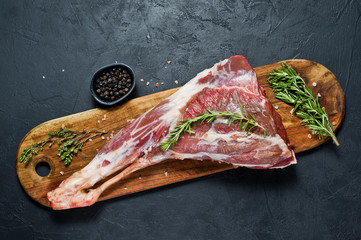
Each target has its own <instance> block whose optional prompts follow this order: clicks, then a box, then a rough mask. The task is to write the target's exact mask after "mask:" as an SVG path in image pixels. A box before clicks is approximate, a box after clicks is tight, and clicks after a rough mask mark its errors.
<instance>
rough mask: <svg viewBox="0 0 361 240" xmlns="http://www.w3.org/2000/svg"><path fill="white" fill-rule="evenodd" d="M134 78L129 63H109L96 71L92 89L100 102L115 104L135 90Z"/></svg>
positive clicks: (95, 97) (91, 85)
mask: <svg viewBox="0 0 361 240" xmlns="http://www.w3.org/2000/svg"><path fill="white" fill-rule="evenodd" d="M134 79H135V75H134V72H133V70H132V69H131V68H130V67H129V66H128V65H126V64H123V63H115V64H111V65H107V66H104V67H102V68H100V69H99V70H98V71H96V72H95V73H94V75H93V78H92V80H91V84H90V91H91V93H92V95H93V97H94V99H95V100H96V101H98V102H99V103H101V104H104V105H114V104H116V103H118V102H120V101H122V100H123V99H125V98H126V97H127V96H128V95H129V94H130V93H131V92H132V91H133V89H134V87H135V81H134Z"/></svg>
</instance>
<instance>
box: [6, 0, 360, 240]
mask: <svg viewBox="0 0 361 240" xmlns="http://www.w3.org/2000/svg"><path fill="white" fill-rule="evenodd" d="M360 14H361V3H360V1H358V0H347V1H339V0H333V1H326V0H322V1H309V0H306V1H299V0H293V1H283V0H259V1H253V0H251V1H245V0H244V1H231V0H224V1H166V0H164V1H144V2H143V1H140V0H135V1H76V0H64V1H48V0H44V1H29V0H23V1H19V0H2V1H1V3H0V24H1V25H0V35H1V37H0V45H1V47H0V73H1V79H0V81H1V87H0V101H1V105H0V129H1V133H0V152H1V154H0V159H1V162H0V163H1V167H0V183H1V185H0V187H1V194H0V238H1V239H112V238H113V239H361V157H360V155H361V151H360V145H361V141H360V137H361V128H360V126H361V124H360V122H361V111H360V108H361V101H360V100H361V97H360V76H361V21H360V16H361V15H360ZM236 54H243V55H244V56H245V57H246V58H247V59H248V60H249V62H250V64H251V65H252V66H253V67H257V66H261V65H265V64H270V63H273V62H276V61H280V60H285V59H291V58H304V59H309V60H313V61H316V62H319V63H321V64H323V65H324V66H326V67H327V68H329V69H330V70H331V71H332V72H333V73H334V74H335V75H336V77H337V78H338V80H339V81H340V83H341V86H342V88H343V90H344V92H345V96H346V116H345V119H344V122H343V126H342V128H341V129H340V131H339V132H338V134H337V136H338V139H339V142H340V143H341V146H340V147H338V148H337V147H336V146H334V145H333V144H332V142H330V141H329V142H327V143H326V144H324V145H322V146H320V147H318V148H316V149H314V150H312V151H308V152H306V153H302V154H298V155H297V158H298V165H296V166H291V167H288V168H285V169H282V170H264V171H260V170H249V169H245V168H241V169H237V170H232V171H228V172H223V173H220V174H215V175H211V176H208V177H203V178H201V179H197V180H192V181H188V182H184V183H178V184H174V185H170V186H167V187H162V188H159V189H155V190H150V191H146V192H143V193H138V194H134V195H131V196H126V197H121V198H118V199H113V200H109V201H105V202H101V203H97V204H95V205H94V206H92V207H89V208H83V209H73V210H68V211H53V210H50V209H48V208H45V207H42V206H41V205H39V204H37V203H36V202H34V201H33V200H31V199H30V198H29V197H27V195H26V194H25V192H24V191H23V190H22V187H21V185H20V183H19V181H18V179H17V176H16V171H15V157H16V151H17V147H18V145H19V143H20V141H21V139H22V138H23V137H24V135H25V134H26V133H27V132H28V131H29V130H31V129H32V128H33V127H35V126H37V125H38V124H40V123H42V122H45V121H47V120H50V119H54V118H58V117H62V116H66V115H69V114H72V113H78V112H81V111H85V110H89V109H93V108H95V107H99V106H98V105H97V104H96V103H95V102H94V101H93V99H92V98H91V95H90V92H89V81H90V78H91V76H92V74H93V73H94V72H95V71H96V70H97V69H98V68H100V67H101V66H103V65H106V64H109V63H113V62H115V61H118V62H124V63H127V64H129V65H130V66H131V67H132V68H133V69H134V71H135V73H136V76H137V79H138V82H137V83H138V84H137V86H136V89H135V92H134V94H132V97H139V96H143V95H147V94H151V93H154V92H157V91H162V90H166V89H170V88H174V87H176V86H180V85H183V84H184V83H186V82H187V81H188V80H189V79H191V78H192V77H194V76H195V75H196V74H197V73H198V72H200V71H202V70H203V69H205V68H208V67H211V66H212V65H213V64H214V63H216V62H218V61H219V60H222V59H224V58H228V57H230V56H232V55H236ZM168 60H170V61H172V63H171V64H169V65H168V64H167V61H168ZM62 69H64V71H62ZM43 76H45V78H43ZM140 78H144V79H145V80H146V81H149V82H150V85H149V86H146V85H145V83H140V82H139V79H140ZM175 80H178V81H179V84H178V85H176V84H175V83H174V81H175ZM156 82H159V83H160V82H164V85H160V86H159V88H156V87H155V83H156Z"/></svg>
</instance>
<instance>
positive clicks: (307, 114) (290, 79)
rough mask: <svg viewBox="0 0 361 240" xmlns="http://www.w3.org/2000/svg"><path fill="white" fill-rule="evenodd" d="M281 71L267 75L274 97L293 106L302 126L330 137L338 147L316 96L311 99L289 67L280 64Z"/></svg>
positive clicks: (300, 79)
mask: <svg viewBox="0 0 361 240" xmlns="http://www.w3.org/2000/svg"><path fill="white" fill-rule="evenodd" d="M281 66H282V69H281V70H279V69H274V70H273V71H274V72H273V73H269V75H268V82H269V83H270V84H271V88H272V89H273V91H274V93H275V97H276V98H278V99H280V100H282V101H284V102H286V103H289V104H292V105H294V106H295V107H294V108H293V110H292V112H293V113H296V115H297V116H298V117H300V118H302V125H304V126H307V127H309V129H310V130H311V131H312V132H313V133H314V134H317V135H318V138H319V139H323V137H324V136H328V137H331V138H332V140H333V142H334V143H335V144H336V145H337V146H339V145H340V144H339V142H338V141H337V138H336V136H335V133H334V129H333V126H332V124H331V123H330V120H329V118H328V115H327V113H326V111H325V110H324V108H322V107H321V106H320V103H319V101H318V96H317V97H316V98H314V97H313V95H312V91H311V90H310V89H309V88H308V87H307V86H306V83H305V81H304V80H303V79H302V78H301V77H300V76H299V75H298V74H297V73H296V71H295V70H293V68H292V67H291V66H289V65H285V64H282V63H281Z"/></svg>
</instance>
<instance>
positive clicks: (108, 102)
mask: <svg viewBox="0 0 361 240" xmlns="http://www.w3.org/2000/svg"><path fill="white" fill-rule="evenodd" d="M113 68H121V69H122V70H125V71H127V73H128V74H129V77H130V79H131V86H130V87H129V91H128V92H126V93H125V94H124V95H122V96H121V97H120V98H118V99H116V100H107V99H105V98H102V97H100V95H98V94H97V93H96V80H97V79H98V78H100V77H101V76H103V75H104V73H107V72H110V71H111V70H112V69H113ZM134 87H135V74H134V72H133V70H132V69H131V68H130V67H129V66H128V65H126V64H124V63H114V64H109V65H106V66H104V67H102V68H100V69H99V70H98V71H96V72H95V73H94V75H93V77H92V80H91V83H90V92H91V94H92V96H93V97H94V99H95V100H96V101H97V102H99V103H101V104H104V105H108V106H110V105H114V104H117V103H119V102H120V101H122V100H124V99H125V98H126V97H127V96H128V95H129V94H130V93H131V92H132V91H133V90H134Z"/></svg>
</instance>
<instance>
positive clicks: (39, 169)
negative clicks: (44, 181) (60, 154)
mask: <svg viewBox="0 0 361 240" xmlns="http://www.w3.org/2000/svg"><path fill="white" fill-rule="evenodd" d="M35 172H36V173H37V174H38V175H39V176H40V177H46V176H48V175H49V173H50V165H49V163H47V162H38V163H37V164H36V165H35Z"/></svg>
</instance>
